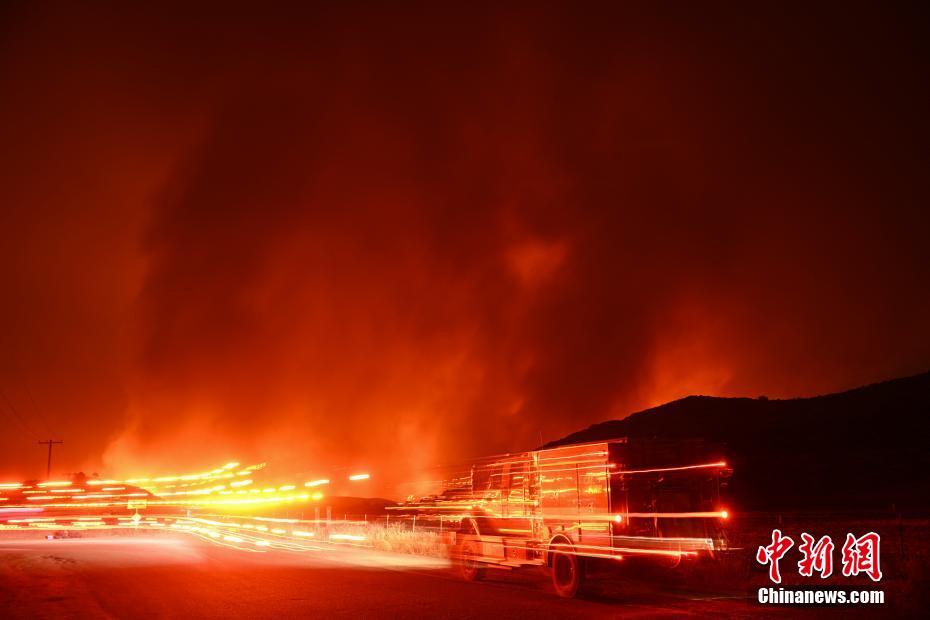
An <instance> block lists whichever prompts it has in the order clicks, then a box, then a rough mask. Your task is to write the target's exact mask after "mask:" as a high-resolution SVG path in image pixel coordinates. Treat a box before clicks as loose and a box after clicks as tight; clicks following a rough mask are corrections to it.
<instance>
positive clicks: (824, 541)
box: [756, 530, 882, 583]
mask: <svg viewBox="0 0 930 620" xmlns="http://www.w3.org/2000/svg"><path fill="white" fill-rule="evenodd" d="M793 546H794V540H792V538H791V537H790V536H785V535H783V534H782V533H781V530H772V542H771V543H770V544H768V545H766V546H764V547H763V546H760V547H759V549H758V551H756V561H757V562H758V563H759V564H762V565H763V566H764V565H766V564H767V565H768V567H769V579H770V580H772V582H774V583H781V569H780V567H779V562H780V561H781V560H782V558H784V557H785V554H787V553H788V551H789V550H790V549H791V548H792V547H793ZM880 547H881V536H879V535H878V534H876V533H875V532H869V533H868V534H865V535H864V536H860V537H859V538H856V536H855V535H853V534H846V542H845V543H844V544H843V549H842V553H841V556H842V557H841V560H842V562H843V568H842V573H843V576H844V577H856V576H858V575H859V574H860V573H864V574H866V575H868V576H869V578H870V579H871V580H872V581H880V580H881V578H882V569H881V563H880V560H879V555H880ZM835 548H836V546H835V545H834V544H833V539H832V538H830V537H829V536H821V537H820V539H819V540H815V539H814V537H813V536H811V535H810V534H808V533H807V532H804V533H802V534H801V544H800V545H798V551H800V552H801V559H800V560H799V561H798V574H799V575H801V576H802V577H813V575H814V572H818V573H820V578H821V579H826V578H827V577H829V576H830V575H832V574H833V550H834V549H835Z"/></svg>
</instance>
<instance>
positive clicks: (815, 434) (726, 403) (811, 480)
mask: <svg viewBox="0 0 930 620" xmlns="http://www.w3.org/2000/svg"><path fill="white" fill-rule="evenodd" d="M616 437H643V438H648V437H657V438H703V439H705V440H708V441H711V442H719V443H722V444H723V445H724V448H725V451H726V453H727V458H728V460H729V462H730V463H731V464H732V466H733V468H734V475H733V479H732V484H731V493H732V495H733V497H734V499H735V501H736V502H737V503H738V504H739V507H740V508H741V509H743V510H811V509H844V510H845V509H850V510H887V509H890V508H891V507H892V505H895V506H896V507H897V508H898V509H899V510H927V509H930V484H928V482H930V473H928V471H930V470H928V468H930V448H928V442H930V372H926V373H923V374H919V375H916V376H913V377H907V378H904V379H895V380H892V381H886V382H884V383H876V384H874V385H868V386H865V387H861V388H857V389H854V390H850V391H848V392H841V393H838V394H829V395H826V396H816V397H813V398H796V399H791V400H763V399H751V398H715V397H709V396H689V397H687V398H683V399H681V400H676V401H673V402H670V403H667V404H664V405H661V406H659V407H655V408H653V409H647V410H645V411H640V412H639V413H635V414H633V415H631V416H629V417H628V418H625V419H623V420H612V421H609V422H603V423H601V424H596V425H594V426H591V427H589V428H587V429H585V430H582V431H579V432H577V433H573V434H571V435H569V436H567V437H565V438H563V439H560V440H558V441H554V442H551V443H549V444H547V446H546V447H553V446H557V445H564V444H570V443H583V442H587V441H598V440H602V439H609V438H616Z"/></svg>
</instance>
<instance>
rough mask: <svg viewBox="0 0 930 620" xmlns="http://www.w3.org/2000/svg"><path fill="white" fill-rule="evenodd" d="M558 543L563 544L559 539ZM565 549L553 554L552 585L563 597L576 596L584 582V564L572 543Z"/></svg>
mask: <svg viewBox="0 0 930 620" xmlns="http://www.w3.org/2000/svg"><path fill="white" fill-rule="evenodd" d="M557 544H563V543H562V541H558V542H557ZM563 549H564V551H558V552H555V553H553V554H552V585H553V587H554V588H555V592H556V594H558V595H559V596H561V597H563V598H574V597H575V596H577V595H578V593H579V591H580V590H581V586H582V584H583V583H584V565H583V563H582V559H581V558H579V557H578V556H577V555H575V553H574V550H573V549H572V548H571V546H570V545H567V544H566V545H565V546H564V547H563Z"/></svg>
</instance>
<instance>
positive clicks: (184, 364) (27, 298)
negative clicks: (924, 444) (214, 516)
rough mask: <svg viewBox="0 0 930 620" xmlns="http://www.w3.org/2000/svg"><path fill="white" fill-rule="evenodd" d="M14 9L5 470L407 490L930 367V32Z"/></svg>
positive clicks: (6, 205)
mask: <svg viewBox="0 0 930 620" xmlns="http://www.w3.org/2000/svg"><path fill="white" fill-rule="evenodd" d="M9 4H10V5H7V6H5V7H4V8H3V9H0V12H2V13H3V15H2V16H0V23H2V26H0V92H2V93H3V95H2V96H0V135H2V136H3V139H2V144H3V148H2V149H0V164H2V165H0V205H2V215H0V218H2V219H0V281H2V283H3V303H2V304H0V389H2V390H3V393H4V394H5V396H6V399H0V410H2V413H0V423H2V424H3V430H2V431H0V478H3V479H6V478H10V479H18V478H22V477H27V476H37V475H40V474H41V473H42V471H43V468H44V458H45V455H44V452H43V450H42V449H41V448H40V447H39V446H37V445H36V444H35V441H36V439H38V438H42V439H45V438H46V436H47V435H51V436H53V437H54V438H55V439H59V438H60V439H64V440H65V442H66V443H65V445H64V446H62V447H61V448H60V449H58V452H57V453H56V459H57V460H56V469H57V470H58V471H60V472H68V471H74V470H77V469H85V470H89V471H99V472H101V473H104V474H107V473H112V474H113V475H132V474H136V473H139V472H140V471H141V470H144V471H146V472H148V471H153V470H158V469H161V470H168V471H182V470H197V469H198V468H202V467H204V466H212V464H214V463H217V462H220V463H222V462H226V461H229V460H240V461H243V462H265V461H267V462H269V463H276V466H278V467H280V468H281V470H282V471H294V472H303V473H306V474H307V475H313V474H314V473H315V472H318V475H319V476H326V475H328V472H330V471H339V472H346V471H353V470H356V469H358V468H363V469H364V470H366V471H368V470H370V471H372V473H373V478H372V482H371V484H372V486H371V487H370V488H369V490H370V491H371V492H383V493H385V494H391V493H396V490H395V489H396V487H394V486H391V485H393V483H394V482H397V481H409V480H411V479H416V478H418V477H419V476H421V475H424V474H422V472H423V470H424V467H425V466H427V465H430V464H433V463H437V462H448V461H452V460H455V459H461V458H463V457H466V456H468V455H474V454H490V453H494V452H502V451H507V450H518V449H523V448H527V447H531V446H533V445H535V444H537V443H538V440H539V438H540V436H541V437H542V438H543V439H544V440H551V439H554V438H557V437H559V436H561V435H563V434H566V433H568V432H571V431H573V430H577V429H579V428H581V427H583V426H586V425H588V424H591V423H593V422H597V421H601V420H604V419H609V418H612V417H620V416H623V415H626V414H628V413H630V412H632V411H635V410H637V409H641V408H644V407H647V406H650V405H655V404H658V403H661V402H664V401H667V400H670V399H673V398H677V397H680V396H684V395H687V394H690V393H708V394H719V395H749V396H756V395H759V394H767V395H769V396H770V397H779V396H798V395H807V394H813V393H819V392H828V391H833V390H837V389H842V388H846V387H852V386H855V385H858V384H861V383H866V382H870V381H875V380H880V379H884V378H890V377H893V376H900V375H904V374H910V373H914V372H919V371H922V370H926V369H927V367H928V366H930V324H928V321H927V317H928V316H930V287H928V286H927V282H928V281H930V278H928V275H930V273H928V271H930V250H928V247H930V244H928V243H927V241H926V238H927V230H928V226H927V224H928V221H927V211H926V205H927V198H928V196H927V193H928V189H927V188H928V185H927V183H926V152H925V151H926V144H927V139H928V122H927V115H926V110H927V109H930V106H928V104H930V101H928V98H930V97H928V86H927V80H926V79H925V76H924V72H925V67H926V61H927V56H928V54H927V48H926V41H927V40H930V39H928V37H926V33H924V32H919V31H918V25H917V24H918V23H920V24H922V23H923V21H922V20H917V19H914V18H911V17H908V16H906V15H893V14H890V13H888V14H880V13H877V14H869V13H866V12H861V13H857V12H856V10H854V9H850V10H849V12H847V13H846V14H843V15H836V14H835V13H833V12H827V11H826V10H824V12H823V14H818V13H816V12H806V13H804V14H801V15H787V14H785V12H784V9H782V8H778V10H777V11H776V10H775V9H774V8H773V10H772V11H773V12H772V13H771V14H766V13H765V12H764V11H762V10H761V9H760V10H759V12H758V13H756V14H753V15H748V14H734V13H732V11H734V10H736V9H735V8H734V7H731V8H730V9H726V10H725V9H723V8H708V7H701V8H699V7H696V6H695V7H692V8H680V9H678V10H676V11H673V12H671V13H669V14H665V15H658V14H653V13H651V12H650V11H648V10H638V9H633V8H625V9H616V8H614V9H610V10H608V8H607V6H606V5H605V6H598V5H591V6H589V7H587V8H586V9H585V10H584V11H582V12H576V11H573V10H572V9H571V8H570V7H571V4H566V5H562V6H558V5H552V6H549V7H546V8H539V7H537V8H534V9H529V8H527V7H526V6H522V7H521V6H518V5H514V6H511V7H509V8H498V9H494V10H491V9H488V10H476V11H475V12H474V13H470V14H467V15H466V14H458V13H457V10H458V9H457V10H452V9H451V8H450V9H442V8H435V7H431V8H428V7H427V6H420V7H417V8H414V7H412V6H411V7H409V8H406V9H404V10H398V9H396V8H395V9H391V10H388V9H371V8H369V9H367V10H363V9H361V8H351V7H349V6H344V7H343V6H341V5H340V7H341V8H329V9H325V10H323V9H320V10H313V9H301V10H296V9H295V10H293V11H291V10H281V11H279V12H278V13H275V14H272V13H266V14H247V13H245V12H237V11H235V10H230V9H227V8H224V9H223V10H222V12H212V11H208V10H206V9H202V10H194V9H191V8H190V7H184V8H183V9H182V8H180V7H179V8H177V10H176V11H171V10H169V9H167V8H157V9H156V8H152V9H146V8H138V7H127V6H121V5H119V4H114V6H112V7H109V8H103V7H98V8H94V9H85V8H79V7H78V6H76V5H75V6H69V5H63V6H57V7H41V6H37V5H36V6H33V5H27V4H26V3H9ZM11 5H13V6H11ZM462 10H464V9H462ZM805 10H809V11H814V9H805ZM874 10H877V9H874ZM863 41H871V42H873V44H870V45H863V44H862V42H863ZM11 409H13V410H15V412H14V411H12V410H11ZM379 476H380V479H381V480H383V481H385V482H383V485H382V486H378V485H379V484H382V483H377V482H376V481H377V480H378V477H379Z"/></svg>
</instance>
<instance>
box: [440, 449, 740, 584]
mask: <svg viewBox="0 0 930 620" xmlns="http://www.w3.org/2000/svg"><path fill="white" fill-rule="evenodd" d="M731 473H732V470H731V469H730V468H729V467H728V466H727V463H726V462H725V461H724V460H723V458H722V457H721V453H720V451H719V450H717V449H715V448H712V447H711V446H708V445H707V444H705V443H704V442H702V441H698V440H695V441H681V440H676V441H662V440H654V439H649V440H642V439H615V440H611V441H603V442H596V443H586V444H574V445H566V446H561V447H556V448H551V449H543V450H536V451H532V452H524V453H519V454H511V455H505V456H503V457H498V458H495V459H490V460H488V461H486V462H482V463H479V464H476V465H474V466H472V467H471V471H470V475H469V476H467V477H466V478H467V479H466V480H465V481H464V482H463V483H462V486H461V487H460V488H459V489H458V491H457V492H456V493H454V494H453V495H454V496H455V497H456V503H457V504H458V505H459V506H460V507H461V511H460V516H461V520H460V525H459V528H458V531H457V532H456V533H455V535H454V536H453V537H452V555H453V557H454V558H455V559H457V560H458V563H459V565H460V566H461V571H462V575H463V576H464V578H465V579H467V580H469V581H474V580H478V579H482V578H483V577H484V576H485V574H486V571H487V570H488V569H492V568H502V569H514V568H519V567H527V566H539V567H543V568H545V569H548V570H549V571H550V573H551V578H552V583H553V586H554V587H555V591H556V592H557V593H558V594H559V595H560V596H563V597H574V596H576V595H577V594H578V593H579V592H580V591H581V590H582V588H583V586H584V582H585V576H586V574H587V572H588V570H589V569H590V568H591V567H592V566H593V565H594V564H596V563H614V562H618V561H620V560H623V561H624V562H628V561H633V562H640V561H651V562H655V561H661V562H665V563H668V564H678V563H680V562H682V561H692V560H694V559H697V558H713V557H715V556H719V555H720V554H721V553H722V552H724V551H725V550H726V549H727V539H726V530H725V527H724V526H725V524H726V520H727V519H728V517H729V514H728V512H727V509H726V507H725V505H724V503H723V499H722V497H723V496H724V494H725V488H726V485H727V480H728V478H729V476H730V474H731Z"/></svg>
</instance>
